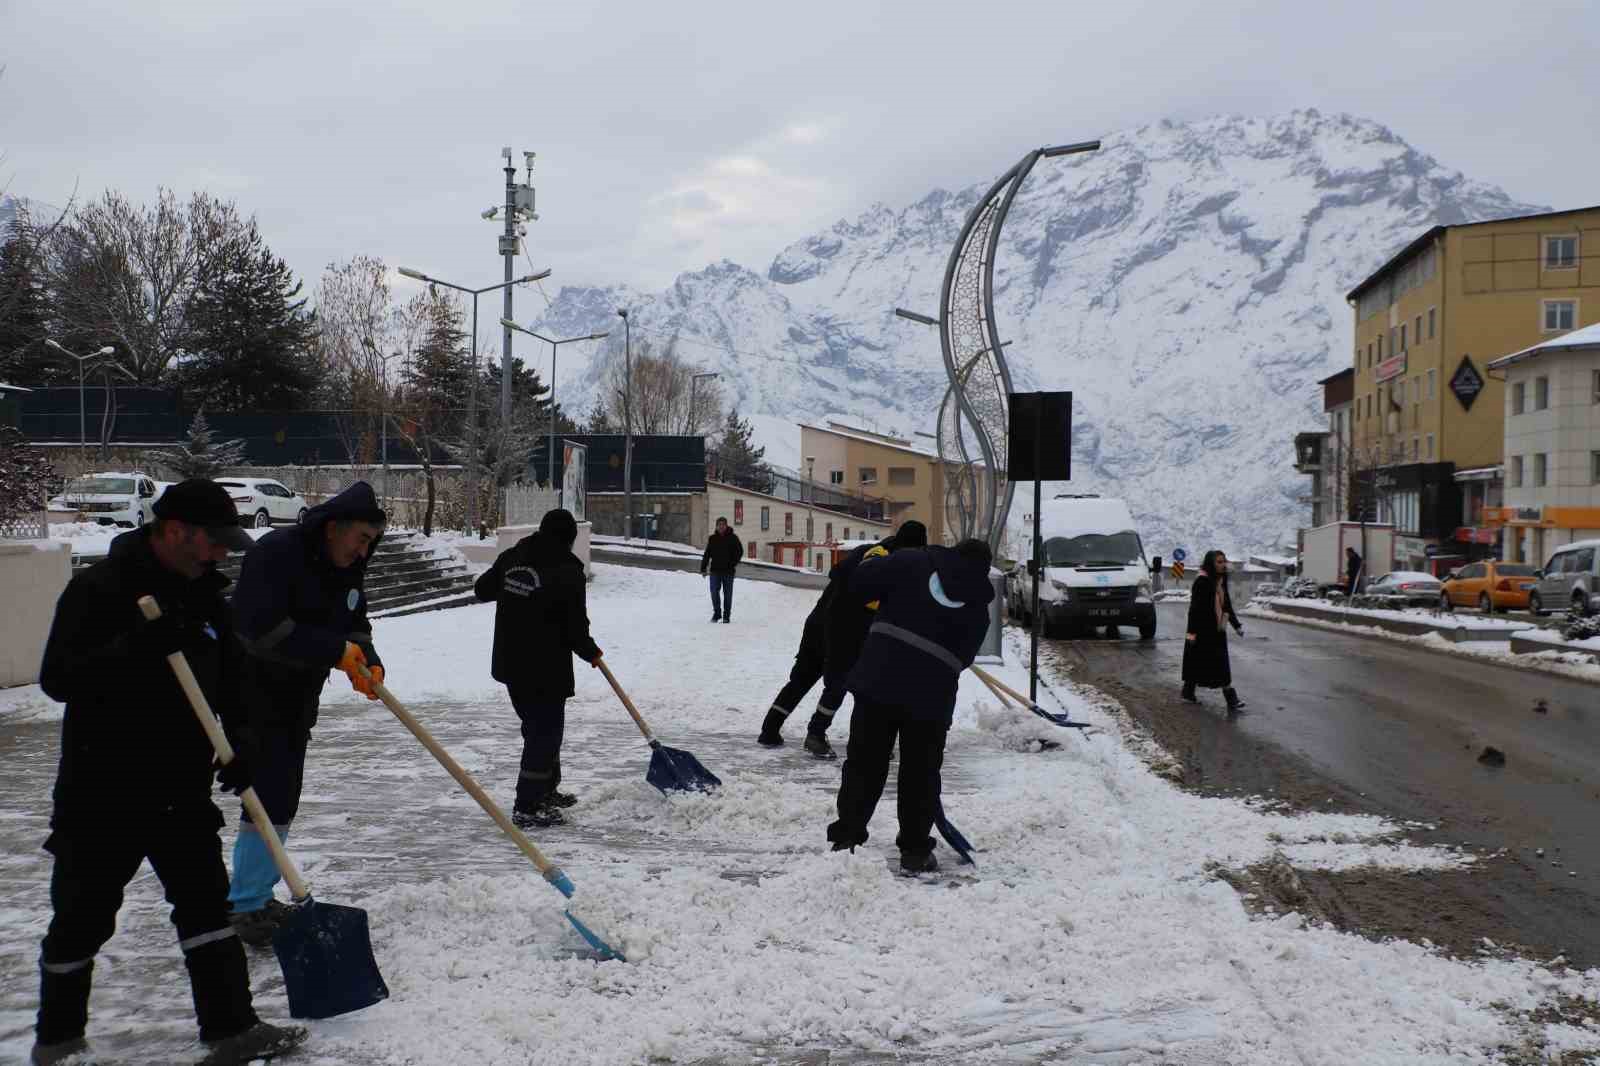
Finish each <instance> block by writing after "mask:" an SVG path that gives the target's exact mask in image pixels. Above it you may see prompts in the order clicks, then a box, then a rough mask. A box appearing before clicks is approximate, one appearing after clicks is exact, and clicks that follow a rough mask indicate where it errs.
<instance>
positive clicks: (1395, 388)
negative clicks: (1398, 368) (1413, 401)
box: [1389, 378, 1406, 407]
mask: <svg viewBox="0 0 1600 1066" xmlns="http://www.w3.org/2000/svg"><path fill="white" fill-rule="evenodd" d="M1389 395H1390V396H1392V397H1393V398H1394V405H1395V406H1396V407H1404V406H1405V405H1406V380H1405V378H1401V379H1400V380H1399V381H1397V382H1395V383H1394V384H1393V385H1391V386H1389Z"/></svg>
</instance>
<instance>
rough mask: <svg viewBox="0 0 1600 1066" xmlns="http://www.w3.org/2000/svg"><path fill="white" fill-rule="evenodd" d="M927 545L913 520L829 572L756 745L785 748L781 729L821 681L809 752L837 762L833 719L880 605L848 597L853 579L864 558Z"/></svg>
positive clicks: (923, 528) (810, 727) (808, 738)
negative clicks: (830, 728) (830, 734)
mask: <svg viewBox="0 0 1600 1066" xmlns="http://www.w3.org/2000/svg"><path fill="white" fill-rule="evenodd" d="M927 543H928V529H927V527H926V526H924V525H923V524H922V523H921V522H918V521H917V520H916V519H914V518H913V519H908V520H907V521H905V522H903V523H901V525H900V528H899V529H897V530H896V531H895V532H894V535H893V536H889V537H885V538H884V539H883V540H881V541H879V542H878V543H877V544H863V545H861V546H860V547H858V548H854V549H852V550H851V551H850V552H849V553H848V554H847V555H846V556H845V557H844V558H843V559H841V560H839V562H838V563H836V564H835V565H834V567H833V569H831V570H829V571H828V585H827V587H826V588H824V589H823V590H822V595H821V596H819V597H817V603H816V606H814V607H812V608H811V613H810V614H808V615H806V624H805V628H804V629H803V630H802V631H801V634H800V650H799V651H798V652H797V653H796V654H795V657H794V667H793V669H791V670H790V671H789V683H788V684H786V685H784V686H783V689H782V690H781V691H780V692H779V693H778V697H777V699H775V700H773V701H772V707H771V709H770V710H768V711H767V717H766V720H765V721H763V722H762V723H761V733H760V735H759V736H757V737H756V741H757V743H759V744H762V745H763V746H765V747H769V748H776V747H779V746H780V745H782V744H783V734H782V733H780V732H779V730H780V729H781V728H782V727H783V723H784V721H785V720H786V719H787V718H788V717H789V715H790V714H792V713H793V712H794V709H795V708H796V707H797V706H799V704H800V701H801V700H802V699H804V698H805V695H806V693H807V692H810V691H811V688H812V686H813V685H815V684H816V683H817V682H818V681H819V680H821V681H822V683H823V684H822V698H821V699H820V700H818V701H817V709H816V711H815V712H814V713H813V714H812V715H811V721H810V723H809V724H808V725H807V726H806V742H805V748H806V751H808V752H810V753H811V754H812V755H815V756H816V757H817V758H819V759H832V758H835V755H834V751H833V746H832V745H831V744H829V743H828V726H830V725H832V724H833V716H834V715H836V714H838V713H839V708H840V707H841V706H843V704H844V695H845V680H846V678H848V677H849V675H850V670H851V668H852V667H854V666H855V664H856V659H857V658H858V657H859V656H860V654H861V645H862V643H864V642H865V641H866V639H867V627H868V626H870V625H871V624H872V618H873V615H874V613H875V612H876V611H877V609H878V605H877V604H876V603H870V604H869V603H865V602H863V601H861V600H860V599H859V598H857V597H855V596H852V595H850V593H849V585H850V578H851V575H853V574H854V573H855V571H856V567H858V566H860V565H861V562H862V561H863V560H864V559H872V558H877V557H878V556H883V555H888V554H889V553H890V552H892V551H895V550H896V549H898V548H921V547H925V546H926V545H927Z"/></svg>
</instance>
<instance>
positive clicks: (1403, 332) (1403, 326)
mask: <svg viewBox="0 0 1600 1066" xmlns="http://www.w3.org/2000/svg"><path fill="white" fill-rule="evenodd" d="M1407 347H1408V346H1407V344H1406V324H1405V323H1404V322H1402V323H1400V350H1401V351H1402V352H1403V351H1405V350H1406V348H1407Z"/></svg>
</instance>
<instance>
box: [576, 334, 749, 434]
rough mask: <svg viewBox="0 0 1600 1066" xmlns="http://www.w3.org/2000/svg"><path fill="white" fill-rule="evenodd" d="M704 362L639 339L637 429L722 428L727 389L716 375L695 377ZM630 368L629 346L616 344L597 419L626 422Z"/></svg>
mask: <svg viewBox="0 0 1600 1066" xmlns="http://www.w3.org/2000/svg"><path fill="white" fill-rule="evenodd" d="M696 373H698V368H697V367H694V366H691V365H690V364H688V363H685V362H683V360H682V359H681V358H679V356H678V353H677V350H676V346H675V345H673V344H670V343H669V344H668V345H666V347H665V348H662V349H659V350H658V348H657V346H656V345H655V344H653V343H652V342H650V341H648V340H641V341H635V342H634V344H633V374H632V378H633V392H632V400H633V404H632V406H633V412H632V414H633V431H634V432H635V433H662V434H681V435H688V436H699V435H701V434H711V433H715V432H716V431H717V427H718V426H720V425H721V423H722V420H723V415H724V411H723V401H722V390H721V389H720V388H719V387H718V384H717V381H716V380H715V379H704V380H701V381H700V382H699V383H698V385H696V384H694V383H693V378H694V375H695V374H696ZM627 379H628V372H627V366H626V361H625V358H624V352H623V349H622V348H621V347H620V346H617V345H613V346H612V347H611V350H610V351H609V352H607V354H606V356H605V363H604V368H603V369H602V370H601V373H600V397H599V399H598V400H597V408H596V410H595V411H594V412H592V413H591V415H590V421H591V423H593V422H595V421H596V420H597V418H596V416H598V415H601V414H603V415H604V421H605V424H608V425H613V426H618V427H621V426H622V425H623V409H624V408H623V395H624V392H625V391H626V382H627Z"/></svg>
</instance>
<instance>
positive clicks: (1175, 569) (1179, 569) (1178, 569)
mask: <svg viewBox="0 0 1600 1066" xmlns="http://www.w3.org/2000/svg"><path fill="white" fill-rule="evenodd" d="M1172 576H1173V577H1175V578H1177V579H1178V580H1180V581H1181V580H1183V564H1182V563H1179V562H1174V563H1173V564H1172Z"/></svg>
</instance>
